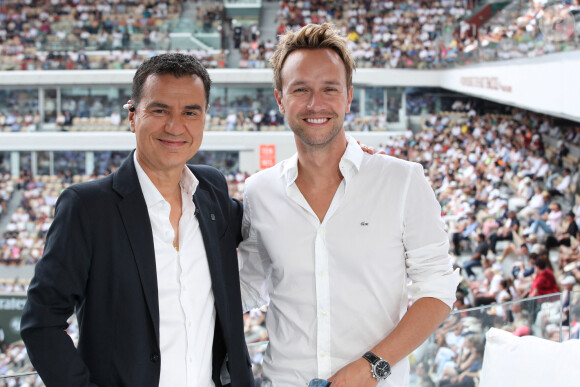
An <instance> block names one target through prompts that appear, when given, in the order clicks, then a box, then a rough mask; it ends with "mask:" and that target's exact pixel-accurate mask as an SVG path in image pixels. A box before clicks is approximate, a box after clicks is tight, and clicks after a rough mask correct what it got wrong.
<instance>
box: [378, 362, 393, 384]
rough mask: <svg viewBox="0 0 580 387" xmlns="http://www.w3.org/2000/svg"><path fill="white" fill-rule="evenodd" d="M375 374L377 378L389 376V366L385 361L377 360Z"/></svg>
mask: <svg viewBox="0 0 580 387" xmlns="http://www.w3.org/2000/svg"><path fill="white" fill-rule="evenodd" d="M375 374H376V375H377V377H378V378H382V379H384V378H386V377H387V376H389V375H390V374H391V366H390V365H389V363H388V362H387V361H386V360H379V361H378V363H377V364H376V365H375Z"/></svg>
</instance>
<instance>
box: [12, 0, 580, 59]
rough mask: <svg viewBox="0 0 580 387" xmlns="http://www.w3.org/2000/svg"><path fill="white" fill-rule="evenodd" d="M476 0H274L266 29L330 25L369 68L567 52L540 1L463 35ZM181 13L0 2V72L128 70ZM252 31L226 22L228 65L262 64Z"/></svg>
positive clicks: (159, 42) (166, 6)
mask: <svg viewBox="0 0 580 387" xmlns="http://www.w3.org/2000/svg"><path fill="white" fill-rule="evenodd" d="M483 3H484V2H483V1H477V0H441V1H436V2H425V1H413V2H408V1H403V0H381V1H379V0H373V1H368V0H356V1H350V2H346V3H336V2H333V1H325V0H314V1H286V0H284V1H280V9H279V11H278V13H277V16H276V21H275V22H276V23H277V25H278V26H277V30H276V34H277V35H280V34H281V33H282V32H283V31H284V30H285V29H288V28H290V29H292V28H299V27H301V26H303V25H304V24H307V23H323V22H333V23H335V24H336V26H337V27H338V28H339V29H340V30H341V31H342V32H343V33H344V34H345V35H346V36H348V38H349V41H350V44H351V49H352V50H353V52H354V54H355V58H356V60H357V63H358V66H359V67H376V68H441V67H447V66H452V65H455V64H468V63H470V62H473V61H477V60H480V59H483V60H497V59H511V58H515V57H523V56H537V55H542V54H545V53H550V52H554V51H560V50H569V49H574V48H576V45H575V43H574V31H573V28H572V30H570V31H567V32H565V33H556V34H554V33H546V28H545V26H546V25H547V24H549V23H548V22H546V20H550V21H551V20H552V19H554V18H557V17H558V16H557V15H559V14H558V13H556V15H555V14H554V11H552V8H549V7H553V4H550V3H549V2H540V1H531V2H529V4H526V6H524V7H521V8H518V9H517V11H510V12H507V11H506V12H503V11H500V12H498V14H497V15H495V16H494V17H493V18H491V20H489V21H488V22H487V23H486V24H484V25H483V26H482V27H481V28H480V30H479V31H473V25H472V24H469V22H468V21H467V19H468V18H469V16H470V15H471V13H472V12H473V11H475V10H477V9H478V7H480V6H481V5H483ZM559 7H560V8H561V9H560V8H558V10H559V11H558V12H560V13H561V14H562V15H564V16H565V15H568V14H567V13H566V12H576V11H578V10H580V2H579V1H578V0H573V1H569V2H563V4H562V5H560V6H559ZM522 8H523V9H522ZM548 8H549V9H548ZM182 9H183V4H182V2H181V1H180V0H164V1H155V2H146V3H139V2H134V1H114V2H113V1H108V0H100V1H96V2H87V1H66V2H60V1H56V0H52V1H48V2H47V1H39V0H28V1H26V2H24V4H22V3H19V2H17V1H9V2H4V3H3V6H2V7H0V53H1V54H2V56H1V57H2V60H0V68H1V69H2V70H56V69H58V70H66V69H132V68H136V67H137V66H138V65H139V64H140V63H141V62H142V61H143V60H144V59H146V58H148V57H150V56H152V55H155V53H156V52H158V51H160V50H161V51H164V50H180V48H179V47H172V44H171V39H170V36H169V33H170V31H171V29H172V28H173V27H175V26H177V25H178V24H179V21H180V15H181V12H182ZM548 11H549V12H548ZM562 12H564V13H562ZM223 14H224V12H223V6H222V5H220V4H218V5H211V6H205V5H201V6H199V7H198V8H197V13H196V15H195V26H196V27H195V28H192V30H193V31H196V30H198V31H199V32H208V31H218V32H220V33H222V32H223V31H224V27H223V25H222V23H226V22H227V20H226V19H225V18H224V17H223ZM570 15H571V14H570ZM564 16H560V18H563V17H564ZM566 17H567V16H566ZM266 22H267V21H261V23H266ZM260 27H261V26H260V25H259V24H252V25H251V26H249V27H244V26H237V27H235V28H234V31H233V34H232V36H230V37H229V38H230V39H231V42H229V43H227V45H226V46H224V47H223V48H225V47H230V46H232V47H234V49H236V50H239V52H240V57H241V59H240V61H239V62H238V63H237V67H240V68H263V67H266V66H267V65H268V58H269V57H270V56H271V54H272V52H273V49H274V45H275V42H276V37H275V36H261V34H260ZM542 28H543V29H542ZM190 53H191V54H193V55H195V56H196V57H197V58H198V59H200V60H201V61H202V63H203V64H204V65H205V66H206V67H208V68H223V67H225V66H226V63H227V53H226V51H225V49H219V48H215V49H213V50H191V51H190Z"/></svg>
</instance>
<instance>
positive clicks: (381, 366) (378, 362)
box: [362, 351, 391, 381]
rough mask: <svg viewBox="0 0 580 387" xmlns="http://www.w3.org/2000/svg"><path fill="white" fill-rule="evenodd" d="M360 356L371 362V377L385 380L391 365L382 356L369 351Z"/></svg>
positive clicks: (389, 372)
mask: <svg viewBox="0 0 580 387" xmlns="http://www.w3.org/2000/svg"><path fill="white" fill-rule="evenodd" d="M362 357H363V359H365V360H367V361H368V362H369V363H371V373H372V374H373V378H375V379H377V380H378V381H381V380H385V379H386V378H388V377H389V375H390V374H391V365H390V364H389V362H388V361H386V360H385V359H383V358H382V357H380V356H377V355H375V354H374V353H372V352H370V351H369V352H367V353H365V354H364V355H363V356H362Z"/></svg>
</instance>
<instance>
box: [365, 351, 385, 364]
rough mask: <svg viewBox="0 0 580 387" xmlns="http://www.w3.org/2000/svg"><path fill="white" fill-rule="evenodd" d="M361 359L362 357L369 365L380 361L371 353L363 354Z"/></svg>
mask: <svg viewBox="0 0 580 387" xmlns="http://www.w3.org/2000/svg"><path fill="white" fill-rule="evenodd" d="M362 357H363V359H366V360H367V361H368V362H369V363H371V364H375V363H376V362H378V361H379V360H381V358H380V357H378V356H377V355H375V354H374V353H372V352H371V351H368V352H367V353H365V354H364V355H362Z"/></svg>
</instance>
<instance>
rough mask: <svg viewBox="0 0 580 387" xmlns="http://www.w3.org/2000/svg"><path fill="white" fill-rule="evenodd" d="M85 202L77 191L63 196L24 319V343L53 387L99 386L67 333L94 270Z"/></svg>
mask: <svg viewBox="0 0 580 387" xmlns="http://www.w3.org/2000/svg"><path fill="white" fill-rule="evenodd" d="M80 202H81V200H80V198H79V197H78V196H77V194H76V193H75V192H74V191H72V190H65V191H64V192H63V193H62V194H61V196H60V198H59V200H58V203H57V207H56V213H55V218H54V221H53V223H52V225H51V227H50V230H49V233H48V235H47V239H46V246H45V252H44V255H43V257H42V259H41V260H40V261H39V262H38V264H37V265H36V269H35V275H34V278H33V279H32V282H31V285H30V288H29V290H28V300H27V302H26V305H25V307H24V310H23V314H22V320H21V326H20V327H21V336H22V339H23V341H24V343H25V344H26V349H27V352H28V355H29V356H30V360H31V361H32V364H33V365H34V367H35V368H36V370H37V371H38V373H39V375H40V377H41V378H42V379H43V381H44V383H45V384H46V385H47V386H49V387H50V386H64V385H69V386H93V385H94V384H91V383H90V382H89V379H90V374H89V370H88V368H87V366H86V364H85V363H84V361H83V360H82V359H81V357H80V355H79V353H78V352H77V350H76V348H75V346H74V344H73V341H72V340H71V338H70V336H69V335H68V334H67V332H66V331H65V330H66V328H67V327H68V323H67V319H68V318H69V317H70V316H71V314H72V313H73V311H74V307H75V304H76V305H78V304H79V303H80V302H81V300H82V299H83V298H84V288H85V284H86V280H87V277H88V272H89V265H90V263H89V258H88V257H89V256H90V255H89V253H88V246H87V245H88V244H87V243H86V242H87V240H86V239H85V237H86V235H87V234H86V230H85V228H84V225H83V222H82V221H81V219H82V218H83V217H82V214H81V213H80V207H81V203H80ZM86 221H88V222H90V218H86Z"/></svg>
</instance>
